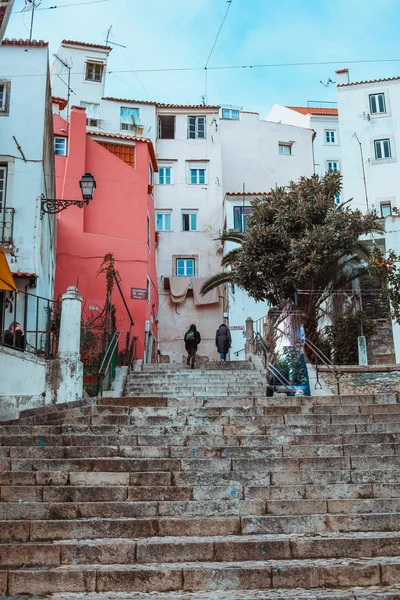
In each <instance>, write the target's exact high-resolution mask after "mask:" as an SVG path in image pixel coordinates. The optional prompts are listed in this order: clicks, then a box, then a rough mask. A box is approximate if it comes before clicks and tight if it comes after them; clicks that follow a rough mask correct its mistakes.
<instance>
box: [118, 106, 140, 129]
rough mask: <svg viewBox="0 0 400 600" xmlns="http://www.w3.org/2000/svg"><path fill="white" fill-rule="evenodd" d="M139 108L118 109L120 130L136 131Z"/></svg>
mask: <svg viewBox="0 0 400 600" xmlns="http://www.w3.org/2000/svg"><path fill="white" fill-rule="evenodd" d="M139 114H140V113H139V109H138V108H125V107H123V106H121V109H120V126H121V130H122V131H136V127H137V126H138V125H139Z"/></svg>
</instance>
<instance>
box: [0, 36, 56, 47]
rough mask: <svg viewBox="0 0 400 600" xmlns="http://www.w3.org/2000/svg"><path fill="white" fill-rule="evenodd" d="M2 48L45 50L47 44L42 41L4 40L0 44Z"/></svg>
mask: <svg viewBox="0 0 400 600" xmlns="http://www.w3.org/2000/svg"><path fill="white" fill-rule="evenodd" d="M1 45H2V46H40V47H41V48H46V47H47V46H48V45H49V43H48V42H44V41H43V40H22V39H20V40H17V39H15V38H14V39H12V40H11V39H5V40H3V41H2V42H1Z"/></svg>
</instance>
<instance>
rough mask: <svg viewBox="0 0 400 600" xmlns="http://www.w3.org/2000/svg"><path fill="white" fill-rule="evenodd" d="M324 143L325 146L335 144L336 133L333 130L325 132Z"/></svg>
mask: <svg viewBox="0 0 400 600" xmlns="http://www.w3.org/2000/svg"><path fill="white" fill-rule="evenodd" d="M325 142H326V143H327V144H336V131H335V130H334V129H326V130H325Z"/></svg>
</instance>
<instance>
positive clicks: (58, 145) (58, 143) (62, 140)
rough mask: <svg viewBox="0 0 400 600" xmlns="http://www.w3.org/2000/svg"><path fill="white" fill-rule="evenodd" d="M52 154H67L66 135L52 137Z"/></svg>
mask: <svg viewBox="0 0 400 600" xmlns="http://www.w3.org/2000/svg"><path fill="white" fill-rule="evenodd" d="M54 154H57V155H58V156H67V138H66V137H55V138H54Z"/></svg>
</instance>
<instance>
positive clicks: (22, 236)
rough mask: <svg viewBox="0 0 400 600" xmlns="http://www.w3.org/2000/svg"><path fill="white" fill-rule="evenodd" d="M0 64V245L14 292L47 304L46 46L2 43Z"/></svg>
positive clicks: (50, 267)
mask: <svg viewBox="0 0 400 600" xmlns="http://www.w3.org/2000/svg"><path fill="white" fill-rule="evenodd" d="M0 64H1V66H2V69H1V71H2V72H1V79H0V215H1V218H0V244H1V246H2V248H3V249H4V250H5V252H6V255H7V260H8V264H9V267H10V269H11V271H12V272H13V274H14V277H15V279H16V282H17V287H18V289H19V290H21V291H23V292H29V293H32V294H34V295H36V296H41V297H44V298H47V299H52V298H53V289H54V272H55V242H56V238H55V233H56V229H55V218H54V216H53V215H45V216H44V218H43V219H41V214H40V213H41V199H42V196H43V197H45V198H55V175H54V153H53V131H52V128H53V126H52V114H51V94H50V74H49V60H48V48H47V43H45V42H42V41H39V42H36V41H32V42H30V41H23V40H3V42H2V44H1V46H0ZM22 297H23V295H19V304H18V303H17V304H18V305H21V302H22V300H21V298H22ZM17 299H18V297H17ZM4 300H5V297H4V293H3V296H2V304H3V302H4ZM3 306H4V305H3ZM8 307H9V308H8V310H7V311H6V316H5V321H6V323H2V324H1V327H3V326H4V325H7V324H8V322H9V321H11V320H12V317H13V315H12V314H11V313H12V310H11V308H10V307H11V304H10V303H8ZM10 310H11V312H10ZM29 310H31V309H29ZM32 310H33V307H32ZM0 312H1V311H0ZM28 312H29V311H28ZM22 317H23V315H21V314H20V313H19V314H18V320H21V319H22ZM27 317H28V318H29V314H28V315H27ZM32 318H34V316H32ZM25 325H27V323H26V319H25ZM28 325H29V323H28Z"/></svg>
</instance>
